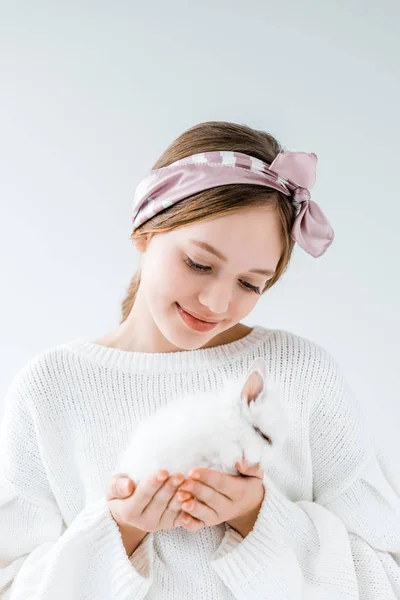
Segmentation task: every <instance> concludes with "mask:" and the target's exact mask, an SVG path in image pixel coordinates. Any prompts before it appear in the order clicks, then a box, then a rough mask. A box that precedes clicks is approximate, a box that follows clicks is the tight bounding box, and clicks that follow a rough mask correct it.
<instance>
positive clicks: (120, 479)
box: [106, 473, 135, 500]
mask: <svg viewBox="0 0 400 600" xmlns="http://www.w3.org/2000/svg"><path fill="white" fill-rule="evenodd" d="M134 489H135V482H134V481H132V479H129V477H128V476H127V475H125V474H120V473H117V474H115V475H113V476H112V477H111V479H110V481H109V482H108V484H107V487H106V499H107V500H114V499H116V498H127V497H128V496H130V495H131V494H133V491H134Z"/></svg>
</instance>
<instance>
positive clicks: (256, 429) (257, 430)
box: [254, 426, 272, 446]
mask: <svg viewBox="0 0 400 600" xmlns="http://www.w3.org/2000/svg"><path fill="white" fill-rule="evenodd" d="M254 431H256V432H257V433H258V434H260V435H261V437H263V438H264V440H265V441H266V442H268V444H269V445H270V446H272V440H271V438H270V437H268V436H267V435H265V434H264V433H263V432H262V431H261V429H258V427H255V426H254Z"/></svg>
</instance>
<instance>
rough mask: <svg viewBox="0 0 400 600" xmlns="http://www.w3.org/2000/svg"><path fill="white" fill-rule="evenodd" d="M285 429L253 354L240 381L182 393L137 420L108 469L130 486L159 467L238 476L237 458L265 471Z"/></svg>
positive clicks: (273, 388) (272, 389) (272, 387)
mask: <svg viewBox="0 0 400 600" xmlns="http://www.w3.org/2000/svg"><path fill="white" fill-rule="evenodd" d="M288 431H289V420H288V415H287V413H286V411H285V409H284V406H283V404H282V402H281V399H280V393H279V388H278V386H277V385H276V384H275V383H274V384H273V383H272V382H268V381H267V375H266V363H265V361H264V360H263V359H260V358H259V359H257V360H255V361H254V362H253V364H252V366H251V367H250V369H249V371H248V373H247V375H246V377H245V381H244V384H243V385H241V384H240V382H238V381H233V380H228V379H227V380H226V382H225V385H224V387H223V389H222V390H221V391H219V392H214V393H211V394H210V393H204V392H201V393H195V394H190V395H187V396H185V397H183V398H179V399H178V400H175V401H172V402H170V403H169V404H168V405H167V406H164V407H162V408H161V409H159V410H158V411H157V412H156V413H155V414H153V415H151V416H150V417H148V418H146V419H144V420H143V421H141V422H140V423H139V424H138V425H137V427H136V428H135V429H134V431H133V434H132V440H131V442H130V443H129V445H128V447H127V448H126V450H125V452H124V453H123V454H122V456H121V457H120V458H119V461H118V463H117V466H116V469H115V471H114V473H125V474H126V475H128V476H129V478H130V479H132V480H133V481H134V482H135V484H136V485H137V484H138V483H139V481H140V480H142V479H143V478H144V477H145V476H147V475H150V474H152V473H154V472H155V471H157V470H159V469H166V470H167V471H168V472H169V473H170V474H173V473H182V474H183V475H185V476H187V475H188V473H189V471H190V470H191V469H194V468H196V467H207V468H210V469H215V470H218V471H222V472H224V473H228V474H230V475H238V470H237V468H236V466H235V465H236V463H237V462H239V461H240V460H241V458H242V457H243V458H245V459H246V461H247V463H248V464H249V465H255V464H259V465H260V466H261V468H262V469H264V470H265V468H266V467H267V466H268V465H269V464H270V462H271V460H272V457H273V455H274V454H275V452H276V451H277V450H278V449H279V448H280V447H281V446H282V444H283V442H284V441H285V439H286V437H287V435H288Z"/></svg>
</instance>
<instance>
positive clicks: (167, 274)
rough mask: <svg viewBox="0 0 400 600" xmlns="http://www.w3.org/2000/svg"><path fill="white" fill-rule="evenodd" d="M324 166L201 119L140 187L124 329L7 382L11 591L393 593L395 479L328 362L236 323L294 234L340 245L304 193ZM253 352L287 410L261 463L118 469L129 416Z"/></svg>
mask: <svg viewBox="0 0 400 600" xmlns="http://www.w3.org/2000/svg"><path fill="white" fill-rule="evenodd" d="M316 163H317V157H316V155H315V154H313V153H306V152H290V151H283V150H282V148H281V147H280V145H279V143H278V142H277V141H276V140H275V139H274V138H273V137H272V136H271V135H270V134H268V133H265V132H263V131H257V130H254V129H251V128H250V127H247V126H244V125H238V124H235V123H227V122H207V123H200V124H198V125H196V126H194V127H192V128H190V129H188V130H187V131H185V132H184V133H182V134H181V135H180V136H179V137H178V138H177V139H176V140H175V141H173V143H172V144H171V145H170V146H169V147H168V148H167V149H166V150H165V152H164V153H163V154H162V156H161V158H160V159H159V160H158V161H157V163H156V164H155V165H154V166H153V169H152V170H151V172H150V173H149V175H148V176H147V177H146V178H145V179H144V180H143V181H142V182H141V183H140V184H139V185H138V186H137V188H136V192H135V197H134V203H133V215H132V220H133V231H132V236H131V239H132V241H133V243H134V245H135V247H136V249H137V251H138V252H139V253H140V263H141V265H140V269H139V270H138V271H137V273H136V274H135V275H134V277H133V279H132V280H131V283H130V285H129V289H128V292H127V296H126V298H125V300H124V302H123V305H122V318H121V321H120V323H119V324H118V326H116V327H115V328H114V329H113V330H112V331H109V332H105V333H102V335H101V336H100V337H99V338H98V339H96V340H95V341H89V340H85V339H78V340H74V341H72V342H69V343H65V344H62V345H60V346H57V347H55V348H51V349H47V350H45V351H43V352H41V353H40V354H38V355H37V356H35V357H34V358H33V359H32V360H31V361H29V363H28V364H27V365H26V366H25V367H24V368H23V369H22V370H21V371H20V372H19V373H18V375H17V376H16V377H15V378H14V380H13V381H12V384H11V385H10V388H9V390H8V394H7V398H6V403H5V412H4V417H3V420H2V423H1V431H0V531H1V538H0V595H1V597H2V598H7V599H8V600H17V599H18V600H22V599H28V598H29V599H32V600H33V599H34V600H45V599H46V600H50V599H57V600H59V599H64V598H65V600H67V599H68V600H77V599H81V600H92V599H94V598H96V600H100V599H104V600H110V599H111V598H115V599H117V600H128V599H132V600H139V599H143V598H146V599H166V600H179V599H184V600H189V599H196V600H199V599H201V598H204V599H207V600H211V599H215V600H217V599H218V600H222V599H238V600H239V599H240V600H244V599H246V600H250V599H252V598H258V599H269V600H272V599H273V600H279V599H283V598H285V599H289V598H290V599H292V598H293V599H302V598H309V599H313V600H316V599H319V598H321V599H322V598H323V599H324V600H333V599H339V598H340V599H342V598H346V599H354V600H356V599H362V600H369V599H378V598H382V599H383V598H388V599H389V598H393V599H394V598H400V498H399V490H398V488H397V489H396V487H395V483H394V478H392V476H391V475H389V472H388V471H387V470H386V469H384V468H383V464H382V463H381V462H380V458H379V455H378V453H377V452H376V451H375V448H374V446H373V442H372V437H371V436H370V434H369V432H368V428H367V426H366V422H365V420H364V416H363V411H362V409H361V406H360V405H359V403H358V401H357V400H356V399H355V398H354V396H353V394H352V392H351V390H350V389H349V386H348V385H347V383H346V381H345V380H344V378H343V376H342V374H341V371H340V369H339V367H338V365H337V363H336V361H335V360H334V359H333V358H332V357H331V356H330V355H329V353H328V352H327V351H326V350H324V349H323V348H322V347H320V346H319V345H317V344H316V343H314V342H312V341H311V340H307V339H305V338H302V337H300V336H298V335H295V334H294V333H290V332H288V331H285V330H277V329H269V328H266V327H264V326H261V325H259V324H255V325H254V326H253V327H249V326H247V325H245V324H244V323H242V322H241V321H242V320H243V319H245V318H246V317H248V316H249V315H250V314H251V312H252V310H253V309H254V308H255V306H256V305H257V304H258V302H259V301H260V300H261V298H262V296H263V294H265V293H266V292H267V290H268V289H270V288H271V287H272V286H273V285H274V284H275V283H276V282H277V281H278V280H279V279H280V278H281V277H282V275H283V273H284V272H285V270H286V268H287V267H288V264H289V261H290V258H291V255H292V251H293V248H294V246H295V245H296V244H297V245H299V246H300V247H301V248H302V249H303V250H304V251H306V252H308V253H309V254H311V255H312V256H313V257H315V258H317V257H319V256H321V255H322V254H323V253H324V252H325V251H326V250H327V249H328V247H329V246H330V245H331V243H332V241H333V239H334V234H333V230H332V228H331V226H330V224H329V222H328V220H327V219H326V217H325V215H324V214H323V212H322V211H321V209H320V208H319V207H318V205H317V204H316V203H315V202H313V201H312V200H311V195H310V189H311V188H312V186H313V185H314V182H315V171H316ZM258 358H262V359H263V360H264V361H265V362H266V364H267V367H268V372H269V374H270V376H271V378H273V379H276V380H277V381H279V383H280V385H281V389H282V401H283V402H284V404H285V408H286V409H287V411H288V413H289V414H290V415H291V420H292V422H293V428H292V431H291V434H290V436H289V438H288V439H287V441H286V442H285V444H284V446H283V449H282V452H281V455H280V457H279V460H277V462H276V463H274V465H273V466H272V467H271V469H270V470H269V471H268V473H264V472H262V471H261V470H260V468H259V467H258V466H257V465H250V466H247V467H246V466H245V465H243V464H238V465H237V467H238V470H239V472H240V474H241V475H240V474H239V475H237V476H233V475H227V474H223V473H221V472H218V471H215V470H212V469H205V468H196V469H194V470H193V471H191V472H190V473H168V472H167V471H164V470H161V471H158V472H156V473H150V474H149V475H148V477H147V478H145V479H143V480H142V481H140V483H139V484H138V485H136V484H135V482H134V481H131V480H129V479H128V478H127V477H126V476H124V474H123V473H121V474H120V475H119V476H115V477H111V473H112V471H113V466H114V464H115V462H116V459H117V457H118V456H119V455H120V453H121V452H122V451H123V449H124V448H125V447H126V445H127V442H128V440H129V436H130V434H131V431H132V430H133V428H134V426H135V424H136V423H138V422H140V421H141V420H142V419H144V418H146V417H148V416H150V415H152V414H154V413H155V412H156V411H157V409H159V408H161V407H162V406H166V405H167V404H168V403H169V402H170V401H171V400H173V399H174V398H178V397H183V396H184V395H185V394H187V393H194V392H196V391H203V392H212V391H216V390H218V389H219V388H220V386H221V385H222V382H223V381H224V378H225V377H227V376H229V377H232V378H233V379H235V380H241V379H242V378H243V376H244V374H245V373H247V371H248V369H249V367H250V365H252V364H253V362H254V361H255V360H257V359H258ZM252 385H253V383H252V384H251V385H249V386H247V388H246V390H247V391H246V393H248V394H249V397H250V395H251V394H252V393H254V387H253V388H252ZM254 385H256V383H255V384H254ZM211 418H212V415H211Z"/></svg>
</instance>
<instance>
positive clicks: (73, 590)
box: [0, 380, 153, 600]
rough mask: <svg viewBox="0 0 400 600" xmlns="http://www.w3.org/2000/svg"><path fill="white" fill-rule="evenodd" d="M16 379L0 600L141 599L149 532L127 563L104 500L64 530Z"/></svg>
mask: <svg viewBox="0 0 400 600" xmlns="http://www.w3.org/2000/svg"><path fill="white" fill-rule="evenodd" d="M15 381H16V380H14V383H13V384H12V385H11V386H10V388H9V390H8V393H7V396H6V402H5V408H4V414H3V417H2V421H1V423H0V426H1V427H0V598H4V599H7V600H54V598H57V599H58V600H71V599H72V598H73V599H74V600H100V599H102V598H104V599H107V600H109V598H115V599H116V600H128V598H129V600H140V599H142V598H144V597H145V596H146V594H147V591H148V590H149V588H150V585H151V581H152V576H153V573H152V564H153V554H152V534H149V535H148V536H147V537H146V538H145V539H144V541H143V542H142V543H141V544H140V545H139V546H138V548H137V549H136V550H135V551H134V552H133V554H132V555H131V556H130V557H128V556H127V554H126V551H125V548H124V546H123V542H122V538H121V534H120V531H119V528H118V526H117V524H116V523H115V521H114V519H113V518H112V516H111V513H110V511H109V509H108V505H107V501H106V499H105V497H103V498H99V499H98V500H96V501H93V502H91V503H90V504H89V503H88V504H87V505H86V507H85V508H84V509H83V510H82V511H81V512H80V513H78V514H77V515H76V517H75V519H74V520H73V521H72V522H71V523H70V525H69V526H68V527H67V526H66V524H65V522H64V520H63V517H62V515H61V513H60V510H59V507H58V505H57V503H56V500H55V498H54V495H53V493H52V490H51V486H50V484H49V480H48V477H47V474H46V473H47V472H46V467H45V465H44V464H43V462H42V460H41V445H40V441H39V439H38V437H37V436H36V434H35V429H36V428H35V412H34V411H33V410H32V407H31V405H30V403H29V401H28V400H27V399H26V398H23V397H22V395H20V393H19V391H18V389H17V385H16V383H15Z"/></svg>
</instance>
